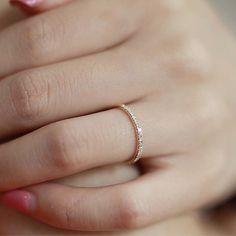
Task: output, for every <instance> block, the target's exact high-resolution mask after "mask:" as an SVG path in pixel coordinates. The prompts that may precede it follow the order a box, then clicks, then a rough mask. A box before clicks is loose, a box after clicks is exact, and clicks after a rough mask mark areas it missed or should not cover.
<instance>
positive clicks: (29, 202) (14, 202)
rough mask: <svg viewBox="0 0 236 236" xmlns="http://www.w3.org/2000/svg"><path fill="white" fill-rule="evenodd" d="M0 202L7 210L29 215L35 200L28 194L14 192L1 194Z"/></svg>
mask: <svg viewBox="0 0 236 236" xmlns="http://www.w3.org/2000/svg"><path fill="white" fill-rule="evenodd" d="M0 202H1V203H3V204H4V205H6V206H7V207H9V208H13V209H16V210H18V211H21V212H23V213H28V214H29V213H32V211H33V210H34V209H35V205H36V204H35V203H36V198H35V196H34V195H33V194H32V193H30V192H27V191H23V190H15V191H10V192H6V193H3V194H2V195H1V196H0Z"/></svg>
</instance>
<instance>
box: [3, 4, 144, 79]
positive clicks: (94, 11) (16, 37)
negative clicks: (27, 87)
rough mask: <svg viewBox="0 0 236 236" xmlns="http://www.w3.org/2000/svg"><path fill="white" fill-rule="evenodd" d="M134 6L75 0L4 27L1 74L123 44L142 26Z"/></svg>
mask: <svg viewBox="0 0 236 236" xmlns="http://www.w3.org/2000/svg"><path fill="white" fill-rule="evenodd" d="M139 2H141V1H139ZM135 9H136V8H134V7H133V4H131V2H129V1H106V0H100V1H92V0H88V1H73V2H72V3H71V4H67V5H65V6H64V7H63V8H58V9H55V10H53V11H49V12H46V13H42V14H40V15H37V16H35V17H32V18H29V19H26V20H24V21H21V22H20V23H18V24H16V25H14V26H11V27H9V28H7V29H5V30H3V31H2V32H0V51H1V58H2V59H1V61H0V62H1V72H0V77H3V76H5V75H8V74H12V73H14V72H17V71H20V70H24V69H27V68H31V67H35V66H39V65H44V64H49V63H54V62H57V61H62V60H65V59H68V58H74V57H80V56H82V55H88V54H91V53H96V52H99V51H103V50H105V49H107V48H110V47H113V46H115V45H117V44H120V43H121V42H123V41H125V40H126V39H128V38H129V37H130V36H131V35H132V34H133V33H134V32H136V30H137V29H138V27H139V22H140V21H141V18H142V15H143V14H141V13H140V12H138V11H137V10H135ZM137 9H138V8H137ZM130 15H132V17H130ZM117 29H119V30H117Z"/></svg>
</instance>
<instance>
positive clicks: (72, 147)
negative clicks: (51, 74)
mask: <svg viewBox="0 0 236 236" xmlns="http://www.w3.org/2000/svg"><path fill="white" fill-rule="evenodd" d="M135 149H136V140H135V132H134V130H133V127H132V124H131V123H130V121H129V118H128V117H127V115H126V114H124V113H123V112H122V111H121V110H119V109H113V110H110V111H105V112H101V113H96V114H93V115H89V116H84V117H79V118H74V119H71V120H67V121H61V122H58V123H56V124H52V125H49V126H47V127H44V128H42V129H40V130H38V131H35V132H33V133H31V134H28V135H26V136H23V137H21V138H19V139H16V140H14V141H11V142H9V143H5V144H3V145H2V146H1V147H0V153H1V158H0V168H1V171H0V190H1V191H6V190H10V189H15V188H19V187H23V186H27V185H31V184H34V183H39V182H44V181H47V180H51V179H57V178H60V177H64V176H68V175H72V174H75V173H79V172H82V171H84V170H87V169H92V168H95V167H99V166H104V165H110V164H114V163H119V162H125V161H128V160H129V159H130V158H131V157H132V156H133V155H134V152H135Z"/></svg>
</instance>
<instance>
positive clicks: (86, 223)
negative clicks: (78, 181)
mask: <svg viewBox="0 0 236 236" xmlns="http://www.w3.org/2000/svg"><path fill="white" fill-rule="evenodd" d="M216 35H217V37H216ZM0 36H1V37H0V51H1V53H2V58H3V59H2V61H1V64H2V70H1V75H2V76H5V78H4V79H3V80H2V81H1V83H0V94H1V100H0V110H1V114H2V116H1V118H0V121H1V122H0V128H1V131H2V132H1V135H2V138H3V139H5V138H12V137H14V136H15V135H19V134H22V133H27V132H30V131H33V130H35V129H37V128H39V127H42V126H44V127H43V128H41V129H38V130H36V131H33V132H31V133H29V134H26V135H25V136H22V137H19V138H17V139H15V140H13V141H9V142H6V143H5V144H2V145H1V146H0V153H1V155H2V157H1V159H0V166H1V167H0V168H1V171H0V186H1V190H2V191H7V190H12V189H15V188H19V187H23V186H26V185H31V184H36V183H40V182H44V181H47V180H52V179H56V178H59V177H64V176H67V175H71V174H73V173H77V172H81V171H84V170H88V169H91V168H94V167H98V166H104V165H109V164H114V163H119V162H124V161H126V160H129V158H130V157H131V156H132V154H133V151H134V149H135V137H134V131H133V127H132V125H131V123H130V122H129V119H128V118H127V116H126V115H125V114H124V113H123V112H121V111H120V110H119V109H116V107H117V106H118V105H119V104H122V103H126V104H127V103H129V104H130V106H131V107H132V109H133V110H134V113H135V114H136V116H137V117H138V119H139V121H140V123H141V124H142V127H143V132H144V145H145V146H144V154H143V159H142V160H141V161H140V166H141V168H142V171H143V175H142V176H141V177H140V178H138V179H137V180H134V181H131V182H128V183H124V184H120V185H115V186H108V187H101V188H73V187H68V186H67V187H66V186H61V185H58V184H55V183H54V184H53V183H44V184H38V185H34V186H32V187H28V188H24V190H17V191H13V192H8V193H5V194H3V196H2V201H3V202H5V203H6V204H7V205H8V206H11V207H14V208H17V209H18V210H21V211H23V212H24V213H26V214H28V215H30V216H32V217H34V218H36V219H39V220H41V221H43V222H45V223H47V224H50V225H52V226H55V227H58V228H64V229H72V230H84V231H91V229H92V230H95V231H104V230H117V229H127V228H129V229H130V228H137V227H142V226H146V225H148V224H151V223H154V222H156V221H158V220H163V219H165V218H167V217H170V216H173V215H175V214H178V213H182V212H183V211H186V210H190V209H195V208H198V207H201V206H204V205H206V204H213V203H214V202H215V201H218V200H221V199H222V198H225V197H226V196H227V195H229V194H231V193H232V192H233V191H234V189H235V183H236V170H235V169H236V167H235V166H236V165H235V154H236V148H235V138H236V127H235V122H234V121H235V113H236V112H235V92H234V91H235V88H236V81H235V74H236V71H235V66H236V65H235V59H236V56H235V55H236V45H235V42H234V41H233V40H232V39H231V37H230V36H229V35H228V33H227V32H226V31H225V30H224V29H223V28H222V25H221V24H220V22H218V20H217V19H216V18H215V17H214V16H213V15H212V13H211V12H210V11H209V9H208V8H207V6H206V5H205V4H203V3H202V2H200V1H191V2H190V1H168V2H167V1H161V0H150V1H149V2H148V3H147V1H144V0H139V1H135V3H134V1H131V0H126V1H125V0H124V1H105V0H101V1H99V2H98V1H92V0H90V1H74V2H72V3H70V4H68V5H66V6H65V7H63V8H58V9H56V10H53V11H50V12H47V13H43V14H41V15H39V16H36V17H34V18H31V19H29V20H26V21H23V22H21V23H19V24H18V25H15V26H13V27H11V28H8V29H7V30H5V31H3V32H2V33H1V34H0ZM226 46H227V47H226ZM12 55H14V57H12ZM16 58H17V60H16ZM27 68H31V69H27ZM9 107H10V108H9ZM73 117H74V118H73ZM186 196H188V197H186ZM58 209H60V211H58Z"/></svg>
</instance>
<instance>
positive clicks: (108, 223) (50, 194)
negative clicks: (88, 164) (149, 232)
mask: <svg viewBox="0 0 236 236" xmlns="http://www.w3.org/2000/svg"><path fill="white" fill-rule="evenodd" d="M190 177H191V178H190ZM192 177H193V176H192V173H190V172H186V173H181V172H180V171H173V170H171V171H163V170H160V171H159V173H155V174H154V173H153V174H147V175H144V176H142V177H141V178H139V179H137V180H135V181H132V182H129V183H126V184H122V185H118V186H111V187H106V188H94V189H93V188H92V189H88V188H70V187H65V186H60V185H57V184H47V183H46V184H41V185H37V186H33V187H29V188H27V189H26V190H18V191H13V192H10V193H6V194H5V195H3V196H2V198H1V199H2V201H4V202H5V204H7V205H8V206H10V207H14V208H16V209H18V210H20V211H22V212H23V213H26V214H28V215H30V216H31V217H34V218H36V219H38V220H40V221H42V222H45V223H47V224H49V225H52V226H54V227H58V228H63V229H72V230H81V231H91V230H94V231H110V230H112V231H113V230H126V229H136V228H140V227H144V226H147V225H149V224H153V223H156V222H158V221H160V220H164V219H166V218H169V217H172V216H174V215H175V214H177V213H181V212H184V211H186V210H187V209H188V210H189V209H194V208H195V207H196V206H199V205H201V204H203V200H202V199H203V198H205V197H203V196H202V194H201V193H202V191H203V190H204V187H206V186H205V185H204V184H202V183H201V184H200V185H199V184H198V183H197V182H196V179H195V178H192ZM189 179H191V181H188V180H189ZM183 180H184V181H183ZM203 183H204V182H203ZM179 186H181V191H179ZM190 188H191V189H194V188H195V189H196V191H194V195H191V196H190V197H189V198H188V201H186V196H187V195H189V190H190ZM58 209H60V210H58Z"/></svg>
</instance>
